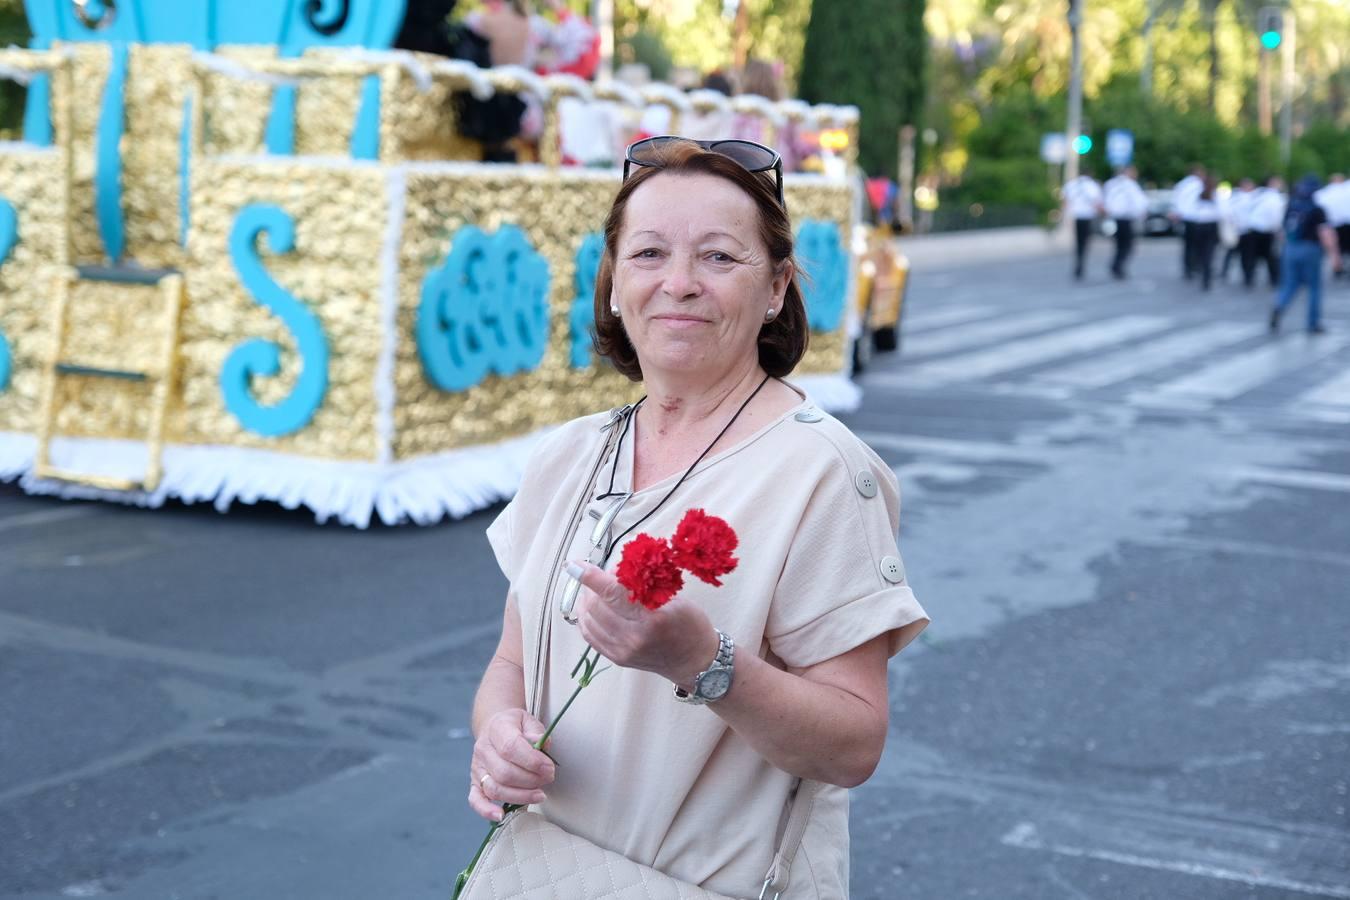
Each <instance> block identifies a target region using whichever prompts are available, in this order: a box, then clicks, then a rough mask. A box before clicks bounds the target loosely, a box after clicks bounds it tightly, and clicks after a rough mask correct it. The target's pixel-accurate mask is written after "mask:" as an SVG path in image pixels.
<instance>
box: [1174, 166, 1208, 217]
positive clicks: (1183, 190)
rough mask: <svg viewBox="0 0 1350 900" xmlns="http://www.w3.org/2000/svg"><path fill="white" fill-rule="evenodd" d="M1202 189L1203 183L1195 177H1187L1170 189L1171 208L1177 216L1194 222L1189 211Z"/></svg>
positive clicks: (1203, 187)
mask: <svg viewBox="0 0 1350 900" xmlns="http://www.w3.org/2000/svg"><path fill="white" fill-rule="evenodd" d="M1204 189H1205V183H1204V182H1203V181H1201V180H1200V179H1199V178H1198V177H1197V176H1195V175H1187V176H1186V177H1185V178H1183V179H1181V180H1180V181H1178V182H1177V183H1176V186H1175V187H1173V188H1172V208H1173V209H1174V210H1176V213H1177V215H1179V216H1181V218H1183V219H1187V220H1189V221H1192V222H1194V221H1196V219H1195V218H1194V217H1193V216H1192V215H1191V209H1192V207H1193V206H1194V205H1195V201H1196V200H1198V199H1199V198H1200V192H1201V191H1203V190H1204Z"/></svg>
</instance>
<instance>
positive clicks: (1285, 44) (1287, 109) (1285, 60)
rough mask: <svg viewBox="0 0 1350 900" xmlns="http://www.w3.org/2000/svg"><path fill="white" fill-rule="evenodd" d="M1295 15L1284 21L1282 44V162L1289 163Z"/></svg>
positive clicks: (1292, 122)
mask: <svg viewBox="0 0 1350 900" xmlns="http://www.w3.org/2000/svg"><path fill="white" fill-rule="evenodd" d="M1296 37H1297V35H1296V33H1295V29H1294V16H1293V14H1292V12H1291V14H1290V15H1289V16H1288V18H1287V19H1286V20H1285V22H1284V40H1283V41H1282V42H1281V44H1280V53H1281V56H1280V162H1281V163H1282V164H1284V165H1285V166H1286V167H1287V166H1288V165H1289V155H1290V153H1291V152H1292V150H1293V143H1294V40H1295V38H1296Z"/></svg>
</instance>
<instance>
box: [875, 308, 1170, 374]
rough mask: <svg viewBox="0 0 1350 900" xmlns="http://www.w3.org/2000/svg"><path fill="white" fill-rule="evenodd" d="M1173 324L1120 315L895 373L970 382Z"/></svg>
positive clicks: (1123, 340) (1093, 348) (1083, 351)
mask: <svg viewBox="0 0 1350 900" xmlns="http://www.w3.org/2000/svg"><path fill="white" fill-rule="evenodd" d="M1173 324H1174V323H1173V321H1172V320H1171V319H1168V318H1164V317H1161V316H1120V317H1118V318H1114V319H1108V320H1106V321H1102V322H1092V323H1089V324H1087V325H1078V326H1075V327H1073V328H1064V329H1060V330H1058V331H1054V332H1052V333H1050V334H1045V335H1041V336H1039V337H1033V338H1027V339H1025V340H1020V341H1016V342H1014V343H1011V344H1008V345H1006V346H1002V347H994V348H991V349H987V350H980V351H976V352H973V353H963V354H961V355H959V356H953V357H950V358H948V359H943V360H940V361H936V362H930V363H923V364H920V365H917V366H912V367H910V368H908V369H904V370H902V371H901V372H897V373H896V374H897V375H902V376H904V377H905V378H906V380H908V381H910V382H927V383H933V382H938V383H946V382H953V381H972V380H975V379H979V378H988V377H991V376H995V375H1003V374H1006V373H1008V372H1012V371H1014V370H1016V369H1025V368H1027V367H1029V366H1034V365H1039V364H1041V363H1046V362H1050V361H1051V360H1054V359H1059V358H1061V357H1064V356H1073V355H1077V354H1080V353H1087V352H1089V351H1091V350H1096V349H1098V348H1101V347H1109V346H1113V345H1115V344H1119V343H1123V342H1125V341H1129V340H1134V339H1136V338H1140V337H1143V336H1145V335H1149V334H1153V333H1154V332H1158V331H1162V330H1163V329H1164V328H1170V327H1172V326H1173Z"/></svg>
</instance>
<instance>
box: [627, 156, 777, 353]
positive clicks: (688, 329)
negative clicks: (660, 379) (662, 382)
mask: <svg viewBox="0 0 1350 900" xmlns="http://www.w3.org/2000/svg"><path fill="white" fill-rule="evenodd" d="M791 278H792V265H791V264H790V263H788V262H783V263H781V264H779V265H778V266H777V267H775V266H774V263H773V260H772V259H771V258H770V257H769V251H768V248H767V247H765V246H764V244H763V242H762V240H761V239H760V236H759V212H758V210H757V209H756V207H755V202H754V201H753V200H752V199H750V197H749V196H748V195H746V194H745V193H744V192H743V191H741V189H740V188H738V187H737V186H736V185H734V184H732V183H731V182H729V181H726V180H725V179H722V178H718V177H716V176H713V175H672V174H665V173H663V174H660V175H656V176H654V177H652V178H649V179H647V180H646V181H645V182H643V184H642V186H641V187H639V188H638V189H637V190H635V191H634V192H633V194H632V196H630V197H629V198H628V207H627V209H626V210H625V213H624V227H623V231H622V232H621V233H620V235H619V239H618V244H617V248H616V251H615V259H614V294H613V298H612V299H613V303H614V304H617V305H618V307H619V313H620V315H621V316H622V318H623V325H624V329H625V330H626V331H627V333H628V339H629V340H630V341H632V343H633V347H634V349H635V350H636V351H637V355H638V360H639V362H640V363H641V364H642V371H643V374H644V376H650V375H653V374H658V373H662V372H668V373H671V374H684V373H689V372H699V373H702V374H706V375H708V376H714V377H715V376H717V375H720V374H725V373H729V372H733V371H735V370H736V369H737V368H739V367H742V366H744V365H746V364H747V363H750V364H753V363H754V362H755V361H757V360H758V350H757V348H756V343H757V340H758V337H759V330H760V328H761V326H763V324H764V314H765V313H766V312H767V311H768V310H770V309H772V310H774V311H775V312H778V311H779V310H781V309H782V306H783V295H784V293H785V292H786V291H787V286H788V283H789V281H790V280H791Z"/></svg>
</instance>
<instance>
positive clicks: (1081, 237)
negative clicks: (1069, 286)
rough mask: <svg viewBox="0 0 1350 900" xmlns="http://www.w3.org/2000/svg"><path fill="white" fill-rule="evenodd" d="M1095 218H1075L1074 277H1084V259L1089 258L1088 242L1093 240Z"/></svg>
mask: <svg viewBox="0 0 1350 900" xmlns="http://www.w3.org/2000/svg"><path fill="white" fill-rule="evenodd" d="M1093 221H1094V220H1093V219H1074V220H1073V277H1074V278H1082V277H1083V260H1084V259H1086V258H1087V249H1088V242H1089V241H1091V240H1092V223H1093Z"/></svg>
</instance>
